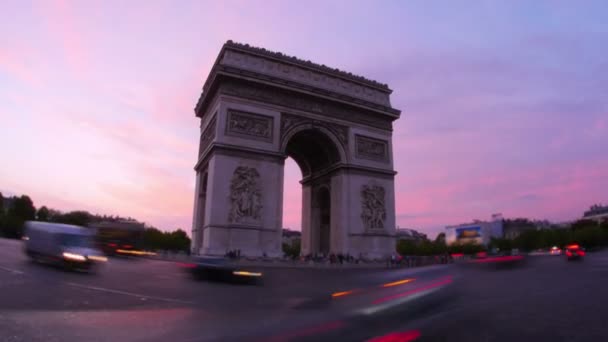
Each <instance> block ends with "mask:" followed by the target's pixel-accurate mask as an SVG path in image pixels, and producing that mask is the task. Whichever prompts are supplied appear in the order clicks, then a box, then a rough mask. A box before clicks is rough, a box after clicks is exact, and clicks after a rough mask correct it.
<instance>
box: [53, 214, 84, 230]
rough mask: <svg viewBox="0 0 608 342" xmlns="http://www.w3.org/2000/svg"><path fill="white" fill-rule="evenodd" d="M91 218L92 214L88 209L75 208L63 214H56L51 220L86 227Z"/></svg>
mask: <svg viewBox="0 0 608 342" xmlns="http://www.w3.org/2000/svg"><path fill="white" fill-rule="evenodd" d="M92 220H93V215H91V213H89V212H88V211H82V210H76V211H70V212H69V213H65V214H58V215H55V216H54V217H53V220H52V221H53V222H57V223H65V224H73V225H77V226H83V227H86V226H88V225H89V223H91V222H92Z"/></svg>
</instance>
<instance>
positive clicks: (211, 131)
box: [198, 115, 217, 156]
mask: <svg viewBox="0 0 608 342" xmlns="http://www.w3.org/2000/svg"><path fill="white" fill-rule="evenodd" d="M216 118H217V115H215V116H213V118H212V119H211V121H210V122H209V124H208V125H207V127H206V128H205V130H204V131H203V133H202V134H201V139H200V143H199V147H198V154H199V156H200V155H201V154H203V153H204V152H205V150H206V149H207V147H209V145H210V144H211V142H213V139H215V126H216Z"/></svg>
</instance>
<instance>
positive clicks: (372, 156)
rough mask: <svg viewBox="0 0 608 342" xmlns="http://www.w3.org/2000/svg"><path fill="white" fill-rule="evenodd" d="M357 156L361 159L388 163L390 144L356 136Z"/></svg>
mask: <svg viewBox="0 0 608 342" xmlns="http://www.w3.org/2000/svg"><path fill="white" fill-rule="evenodd" d="M355 156H356V157H357V158H360V159H369V160H374V161H382V162H388V161H389V158H388V142H387V141H386V140H381V139H376V138H371V137H366V136H363V135H359V134H357V135H355Z"/></svg>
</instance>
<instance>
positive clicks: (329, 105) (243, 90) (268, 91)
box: [219, 81, 392, 131]
mask: <svg viewBox="0 0 608 342" xmlns="http://www.w3.org/2000/svg"><path fill="white" fill-rule="evenodd" d="M219 91H220V93H222V94H225V95H230V96H235V97H239V98H245V99H249V100H254V101H258V102H265V103H270V104H273V105H278V106H283V107H288V108H293V109H296V110H302V111H307V112H311V113H315V114H321V115H328V116H331V117H334V118H337V119H341V120H345V121H349V122H354V123H358V124H363V125H368V126H370V127H375V128H380V129H383V130H388V131H390V130H392V120H390V119H380V118H378V117H375V116H371V115H370V114H368V113H365V112H359V111H358V110H356V109H352V110H351V109H348V108H346V107H345V106H341V105H337V104H335V103H333V102H329V101H324V100H322V99H319V98H315V97H309V96H305V95H296V94H294V93H293V92H289V91H286V90H281V89H277V88H273V87H270V86H265V85H262V84H258V85H255V86H251V85H247V84H244V83H242V82H236V81H225V82H224V83H223V84H222V85H221V86H220V90H219Z"/></svg>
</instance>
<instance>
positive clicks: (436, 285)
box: [373, 276, 452, 304]
mask: <svg viewBox="0 0 608 342" xmlns="http://www.w3.org/2000/svg"><path fill="white" fill-rule="evenodd" d="M451 282H452V277H451V276H448V277H445V278H443V279H442V280H440V281H437V282H435V283H432V284H429V285H426V286H422V287H419V288H416V289H413V290H410V291H406V292H402V293H398V294H395V295H392V296H388V297H383V298H380V299H376V300H375V301H374V302H373V304H382V303H385V302H388V301H391V300H394V299H399V298H403V297H407V296H411V295H414V294H417V293H421V292H424V291H428V290H432V289H436V288H439V287H441V286H444V285H447V284H449V283H451Z"/></svg>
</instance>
